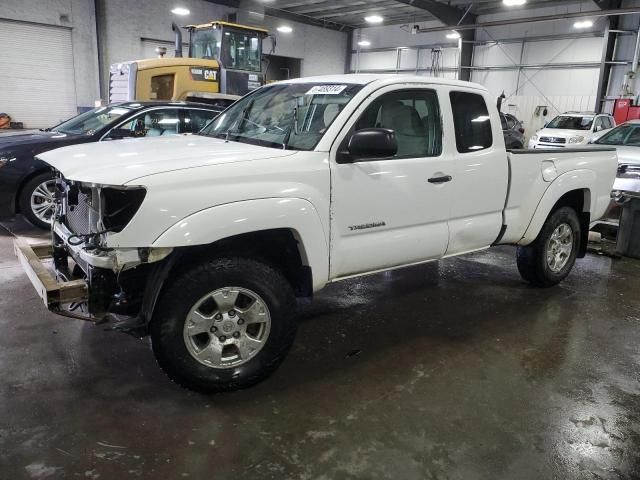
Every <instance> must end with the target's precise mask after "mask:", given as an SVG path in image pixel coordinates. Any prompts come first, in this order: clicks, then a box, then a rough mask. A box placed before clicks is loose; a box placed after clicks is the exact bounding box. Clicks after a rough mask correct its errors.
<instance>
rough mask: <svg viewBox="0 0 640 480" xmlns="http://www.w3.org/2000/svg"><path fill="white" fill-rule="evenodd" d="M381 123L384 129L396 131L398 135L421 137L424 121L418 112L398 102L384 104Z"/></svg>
mask: <svg viewBox="0 0 640 480" xmlns="http://www.w3.org/2000/svg"><path fill="white" fill-rule="evenodd" d="M380 123H381V127H382V128H390V129H392V130H395V132H396V134H398V135H415V136H417V135H421V130H422V121H421V120H420V114H419V113H418V111H417V110H416V109H415V108H413V107H411V106H409V105H405V104H403V103H402V102H399V101H397V100H393V101H389V102H385V103H383V104H382V111H381V115H380Z"/></svg>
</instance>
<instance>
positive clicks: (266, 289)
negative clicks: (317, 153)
mask: <svg viewBox="0 0 640 480" xmlns="http://www.w3.org/2000/svg"><path fill="white" fill-rule="evenodd" d="M295 305H296V300H295V296H294V293H293V290H292V288H291V286H290V285H289V283H288V282H287V280H286V278H285V277H284V276H283V275H282V273H280V272H279V271H278V270H277V269H275V268H273V267H272V266H270V265H268V264H266V263H263V262H260V261H257V260H252V259H248V258H219V259H214V260H210V261H207V262H204V263H201V264H198V265H195V266H192V267H190V268H187V269H185V270H184V271H183V272H182V273H180V274H178V276H177V278H175V279H174V280H173V282H172V283H171V284H170V285H169V286H168V287H167V288H166V290H165V291H164V292H163V294H162V297H161V298H160V301H159V302H158V305H157V306H156V309H155V312H156V313H154V316H153V319H152V321H151V324H150V333H151V342H152V346H153V352H154V354H155V356H156V359H157V360H158V363H159V365H160V367H161V368H162V369H163V370H164V372H165V373H166V374H167V375H168V376H169V377H170V378H171V379H172V380H173V381H175V382H176V383H178V384H180V385H182V386H183V387H185V388H189V389H192V390H197V391H200V392H205V393H210V392H221V391H228V390H237V389H240V388H244V387H248V386H250V385H253V384H255V383H257V382H259V381H260V380H262V379H264V378H266V377H267V376H268V375H269V374H271V373H272V372H273V371H274V370H275V369H276V368H277V367H278V365H279V364H280V363H281V362H282V360H283V359H284V358H285V356H286V354H287V352H288V351H289V348H290V347H291V344H292V343H293V339H294V336H295V331H296V319H295V316H294V313H295Z"/></svg>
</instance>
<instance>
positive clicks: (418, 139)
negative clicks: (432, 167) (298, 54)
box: [355, 90, 442, 157]
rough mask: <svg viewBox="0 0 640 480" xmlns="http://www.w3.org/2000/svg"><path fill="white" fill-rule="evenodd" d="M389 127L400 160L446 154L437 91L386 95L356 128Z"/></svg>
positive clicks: (361, 119)
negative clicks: (393, 135) (396, 145)
mask: <svg viewBox="0 0 640 480" xmlns="http://www.w3.org/2000/svg"><path fill="white" fill-rule="evenodd" d="M364 128H389V129H391V130H393V131H395V134H396V138H397V140H398V153H397V154H396V157H437V156H438V155H440V153H442V120H441V118H440V106H439V104H438V96H437V94H436V92H435V91H433V90H400V91H397V92H391V93H387V94H384V95H382V96H381V97H380V98H378V99H376V100H375V101H374V102H373V103H372V104H371V105H369V106H368V107H367V109H366V110H365V111H364V113H363V114H362V116H361V117H360V118H359V119H358V121H357V122H356V125H355V130H356V131H357V130H362V129H364Z"/></svg>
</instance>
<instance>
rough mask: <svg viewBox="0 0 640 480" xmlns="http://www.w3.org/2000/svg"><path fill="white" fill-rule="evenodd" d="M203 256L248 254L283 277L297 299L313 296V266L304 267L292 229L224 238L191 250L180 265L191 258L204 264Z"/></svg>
mask: <svg viewBox="0 0 640 480" xmlns="http://www.w3.org/2000/svg"><path fill="white" fill-rule="evenodd" d="M203 255H206V256H211V255H215V256H223V255H240V256H242V255H246V256H249V257H251V258H256V259H261V260H263V261H265V262H267V263H269V264H271V265H273V266H274V267H276V268H278V269H279V270H280V271H281V272H282V273H283V274H284V276H285V277H286V278H287V280H288V281H289V283H290V284H291V286H292V287H293V289H294V291H295V293H296V296H298V297H310V296H311V295H312V293H313V280H312V272H311V267H309V266H308V265H305V263H306V255H305V252H304V248H303V246H302V242H301V241H300V240H299V238H298V235H297V232H295V231H293V230H290V229H287V228H277V229H272V230H262V231H258V232H251V233H244V234H241V235H235V236H232V237H228V238H224V239H222V240H219V241H217V242H214V243H211V244H208V245H199V246H195V247H188V248H187V249H185V251H184V252H183V257H182V260H181V262H180V263H186V262H189V260H190V259H193V260H194V261H202V257H203ZM185 257H186V258H185ZM183 260H186V262H184V261H183Z"/></svg>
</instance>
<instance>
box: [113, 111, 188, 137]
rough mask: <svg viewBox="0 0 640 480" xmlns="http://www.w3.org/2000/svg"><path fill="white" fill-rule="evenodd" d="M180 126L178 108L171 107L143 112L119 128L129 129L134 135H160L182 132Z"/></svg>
mask: <svg viewBox="0 0 640 480" xmlns="http://www.w3.org/2000/svg"><path fill="white" fill-rule="evenodd" d="M179 126H180V118H179V116H178V110H177V109H175V108H170V109H166V110H150V111H148V112H144V113H141V114H140V115H137V116H135V117H134V118H133V119H132V120H130V121H128V122H127V123H125V124H124V125H121V126H120V127H119V130H129V131H130V132H131V136H132V137H159V136H163V135H176V134H178V133H180V131H179Z"/></svg>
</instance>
